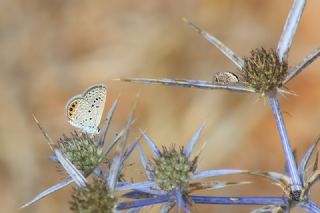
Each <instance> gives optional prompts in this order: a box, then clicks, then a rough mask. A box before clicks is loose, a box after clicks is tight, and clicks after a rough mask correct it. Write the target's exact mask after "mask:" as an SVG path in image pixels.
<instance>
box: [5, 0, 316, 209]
mask: <svg viewBox="0 0 320 213" xmlns="http://www.w3.org/2000/svg"><path fill="white" fill-rule="evenodd" d="M291 4H292V1H289V0H282V1H278V0H268V1H261V0H224V1H222V0H199V1H191V0H176V1H169V0H162V1H156V0H151V1H143V0H123V1H110V0H107V1H102V0H91V1H76V0H69V1H63V0H56V1H50V0H29V1H19V0H1V1H0V97H1V102H0V146H1V147H0V170H1V173H0V188H1V193H0V200H1V205H0V212H18V210H17V209H18V207H19V206H21V205H22V204H23V203H24V202H26V201H28V200H30V199H31V198H32V197H33V196H35V195H36V194H37V193H39V192H41V191H43V190H44V189H46V188H48V187H50V186H52V185H54V184H55V183H58V182H59V181H61V180H62V179H63V175H61V173H59V172H57V169H56V166H55V164H54V163H52V162H50V161H48V156H49V155H50V154H51V151H50V149H49V148H48V146H47V144H46V142H45V140H44V138H43V136H42V135H41V133H40V131H39V129H38V128H37V126H36V124H35V122H34V121H33V118H32V113H34V114H35V115H36V116H37V117H38V119H39V120H40V122H41V123H42V125H43V126H44V127H45V128H46V130H47V131H48V132H49V134H50V136H51V137H52V138H53V139H54V140H58V139H59V138H60V137H61V136H62V133H69V132H70V131H72V129H73V128H72V127H71V126H70V125H69V124H68V122H67V119H66V117H65V116H64V106H65V103H66V102H67V100H68V99H69V98H70V97H72V96H74V95H76V94H79V93H80V92H82V91H83V90H84V89H86V88H87V87H89V86H90V85H92V84H96V83H104V84H107V85H108V87H109V94H108V100H107V104H106V108H105V111H106V110H107V109H108V108H109V107H110V105H111V103H112V101H113V100H115V99H116V97H117V96H119V95H120V103H119V107H118V109H117V111H116V114H115V117H114V120H113V123H112V128H111V130H110V134H109V138H108V139H109V140H110V139H111V138H112V137H113V136H114V135H115V134H116V133H117V131H119V129H120V128H121V127H122V126H123V125H124V123H125V121H126V118H127V115H128V112H129V110H130V104H131V101H132V99H133V98H134V97H135V96H136V94H137V93H139V94H140V98H139V103H138V106H137V112H136V118H137V119H138V120H137V122H136V124H135V127H134V128H133V129H132V131H131V138H132V139H134V138H135V137H137V136H138V135H139V129H140V128H141V129H146V130H147V132H148V134H149V136H150V137H151V138H152V139H153V140H154V141H155V142H156V143H157V144H159V145H160V144H163V145H170V144H173V143H175V144H177V145H185V144H186V143H187V142H188V140H189V139H190V138H191V136H192V135H193V133H194V132H195V131H196V129H197V128H198V127H199V125H200V124H201V123H202V122H205V123H206V128H205V130H204V131H203V133H202V136H201V138H200V143H198V145H197V147H196V152H195V153H194V154H197V153H198V152H199V151H200V148H201V146H202V144H204V143H206V146H205V149H204V150H203V151H202V153H201V157H200V164H199V167H198V169H199V170H202V169H213V168H240V169H260V170H272V171H278V172H281V171H283V165H284V156H283V152H282V149H281V145H280V140H279V136H278V133H277V130H276V126H275V122H274V120H273V116H272V113H271V110H270V108H269V107H268V105H267V103H266V101H264V100H263V99H262V98H259V97H258V96H257V95H248V94H239V93H231V92H226V91H209V90H199V89H184V88H172V87H171V88H169V87H164V86H158V85H141V84H130V83H124V82H118V81H113V80H112V79H115V78H120V77H154V78H156V77H170V78H180V79H181V78H186V79H205V80H210V79H211V78H212V76H213V73H214V72H217V71H226V70H229V71H236V69H235V66H233V64H232V63H231V62H230V61H229V60H228V59H227V58H226V57H224V56H223V55H222V54H221V53H220V52H219V51H218V50H217V49H216V48H215V47H213V46H212V45H210V44H209V43H208V42H207V41H205V40H204V39H203V38H201V37H200V36H199V35H198V34H197V33H195V32H194V31H193V30H191V29H190V27H188V26H186V24H184V22H183V21H182V17H186V18H188V19H190V20H192V21H194V22H196V23H197V24H198V25H200V26H201V27H203V28H204V29H206V30H207V31H209V32H210V33H212V34H214V35H215V36H217V37H218V38H219V39H221V40H222V41H223V42H225V44H227V46H229V47H230V48H232V49H233V50H234V51H235V52H236V53H237V54H238V55H239V56H245V55H248V53H249V51H250V50H251V48H256V47H261V46H264V47H265V48H275V47H276V45H277V42H278V40H279V37H280V34H281V31H282V28H283V25H284V22H285V19H286V16H287V14H288V11H289V9H290V8H291ZM319 10H320V2H319V1H317V0H309V1H308V4H307V5H306V8H305V11H304V14H303V16H302V20H301V23H300V25H299V28H298V32H297V34H296V37H295V39H294V42H293V46H292V48H291V51H290V54H289V64H290V66H291V67H293V66H294V65H296V64H297V63H299V62H300V61H301V60H302V58H303V57H304V56H306V54H308V53H310V52H311V51H312V50H314V49H315V48H319V44H320V28H319V27H317V26H318V22H319V18H320V16H319ZM319 82H320V61H319V60H318V61H316V62H314V63H313V64H312V65H311V66H309V67H308V68H307V70H305V72H303V73H302V74H301V75H300V76H299V77H298V78H296V79H294V80H293V81H292V82H290V83H289V84H288V87H289V88H290V89H291V90H292V91H294V92H295V93H297V94H298V96H286V97H283V98H281V101H280V103H281V105H282V109H283V112H284V117H285V121H286V124H287V129H288V132H289V135H290V139H291V143H292V146H293V147H295V148H297V155H298V159H301V157H302V155H303V153H305V152H306V150H307V149H308V147H310V146H311V144H312V143H314V142H315V141H316V139H317V138H318V137H319V135H320V93H319V89H320V84H319ZM147 153H149V154H150V152H147ZM137 159H138V158H137V154H136V153H135V154H134V155H133V156H132V158H131V159H130V162H131V163H134V164H133V165H132V166H130V169H128V172H127V175H129V176H130V175H131V176H132V177H133V178H135V179H136V180H143V179H144V178H145V177H144V176H143V171H142V168H141V166H140V165H139V161H138V160H137ZM216 179H217V180H221V179H223V180H252V181H255V183H254V184H252V185H249V186H239V187H231V188H228V189H226V190H216V191H214V192H211V194H212V195H230V196H237V195H248V196H253V195H261V196H262V195H281V191H280V190H279V188H277V187H276V186H273V185H271V184H270V183H269V182H268V181H266V180H263V179H261V178H253V177H248V176H232V177H220V178H216ZM70 190H71V187H68V188H65V189H63V190H60V191H59V192H57V193H55V194H53V195H51V196H49V197H47V198H45V199H43V200H41V201H40V202H38V203H37V204H35V205H33V206H31V207H29V208H26V209H23V210H21V211H19V212H35V213H37V212H48V213H51V212H69V207H68V200H69V198H70ZM319 193H320V187H319V186H315V187H314V189H313V195H312V196H313V198H314V199H315V200H316V201H318V203H320V196H319ZM253 208H254V207H253V206H251V207H244V206H240V207H239V206H227V207H225V206H197V207H196V208H195V209H194V211H197V212H207V211H211V212H212V211H215V212H248V211H249V210H252V209H253ZM150 209H151V210H152V211H154V212H157V211H158V209H157V208H156V207H153V208H148V209H147V210H148V211H150ZM297 212H298V211H297Z"/></svg>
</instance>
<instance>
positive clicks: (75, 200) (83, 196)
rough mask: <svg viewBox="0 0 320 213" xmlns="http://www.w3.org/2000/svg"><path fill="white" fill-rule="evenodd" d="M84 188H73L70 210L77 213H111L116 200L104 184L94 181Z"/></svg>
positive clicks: (99, 180)
mask: <svg viewBox="0 0 320 213" xmlns="http://www.w3.org/2000/svg"><path fill="white" fill-rule="evenodd" d="M93 181H94V182H93V183H92V184H88V186H87V187H85V188H74V190H73V194H72V200H71V201H70V202H69V203H70V209H71V210H72V211H73V212H79V213H93V212H94V213H112V212H113V210H114V207H115V205H116V199H115V198H114V196H113V195H112V193H111V192H110V190H109V189H108V188H107V185H106V182H105V181H103V180H101V179H94V180H93Z"/></svg>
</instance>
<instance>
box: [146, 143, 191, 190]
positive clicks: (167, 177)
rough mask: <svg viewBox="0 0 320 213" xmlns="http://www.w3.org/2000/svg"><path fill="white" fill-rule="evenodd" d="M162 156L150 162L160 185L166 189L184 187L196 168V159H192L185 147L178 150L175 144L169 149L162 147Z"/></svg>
mask: <svg viewBox="0 0 320 213" xmlns="http://www.w3.org/2000/svg"><path fill="white" fill-rule="evenodd" d="M159 154H160V156H159V157H158V158H155V159H154V160H153V162H152V163H150V168H151V171H152V172H153V174H154V177H155V179H156V181H157V182H158V184H159V187H160V188H161V189H162V190H165V191H171V190H173V189H175V188H180V189H181V188H182V189H183V188H184V187H185V186H186V184H187V183H188V181H189V179H190V177H191V175H192V173H193V172H194V171H195V168H196V159H197V158H195V160H193V161H190V160H189V159H188V158H187V157H186V155H185V151H184V149H183V148H180V150H179V151H177V150H176V149H175V148H174V146H172V147H171V148H169V149H167V148H166V147H162V151H160V153H159Z"/></svg>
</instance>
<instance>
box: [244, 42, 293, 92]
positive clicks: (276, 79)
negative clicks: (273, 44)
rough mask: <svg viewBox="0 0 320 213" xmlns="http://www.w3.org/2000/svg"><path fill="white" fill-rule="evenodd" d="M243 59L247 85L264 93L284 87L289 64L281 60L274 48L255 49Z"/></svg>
mask: <svg viewBox="0 0 320 213" xmlns="http://www.w3.org/2000/svg"><path fill="white" fill-rule="evenodd" d="M243 60H244V66H243V68H242V71H243V72H242V80H243V83H244V84H245V85H246V86H248V87H251V88H253V89H255V90H256V92H259V93H262V94H267V93H268V92H270V91H272V90H273V89H275V88H281V87H282V84H283V81H284V79H285V77H286V75H287V72H288V64H287V63H286V62H281V61H280V59H279V57H278V55H277V53H276V52H275V51H274V50H272V49H271V50H265V49H264V48H260V49H255V50H252V51H251V55H250V56H249V57H245V58H244V59H243Z"/></svg>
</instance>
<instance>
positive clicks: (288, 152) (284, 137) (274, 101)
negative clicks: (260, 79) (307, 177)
mask: <svg viewBox="0 0 320 213" xmlns="http://www.w3.org/2000/svg"><path fill="white" fill-rule="evenodd" d="M268 101H269V104H270V106H271V108H272V112H273V115H274V117H275V119H276V123H277V128H278V131H279V134H280V138H281V142H282V147H283V151H284V153H285V156H286V160H287V164H288V170H289V174H290V177H291V179H292V188H291V189H292V190H293V191H300V190H301V189H302V184H301V179H300V177H299V173H298V169H297V165H296V161H295V159H294V155H293V152H292V148H291V146H290V142H289V137H288V133H287V130H286V126H285V124H284V121H283V117H282V113H281V109H280V106H279V101H278V97H277V95H276V94H275V93H273V94H271V95H269V96H268Z"/></svg>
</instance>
